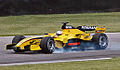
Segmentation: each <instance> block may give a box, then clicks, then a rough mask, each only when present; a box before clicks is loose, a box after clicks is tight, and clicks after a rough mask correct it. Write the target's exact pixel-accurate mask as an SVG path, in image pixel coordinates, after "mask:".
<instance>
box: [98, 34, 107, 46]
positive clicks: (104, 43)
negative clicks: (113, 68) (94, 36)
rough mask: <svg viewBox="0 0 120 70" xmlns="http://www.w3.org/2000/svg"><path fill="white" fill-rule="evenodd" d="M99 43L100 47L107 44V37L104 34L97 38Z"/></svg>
mask: <svg viewBox="0 0 120 70" xmlns="http://www.w3.org/2000/svg"><path fill="white" fill-rule="evenodd" d="M99 45H100V46H101V47H106V45H107V38H106V37H105V36H100V38H99Z"/></svg>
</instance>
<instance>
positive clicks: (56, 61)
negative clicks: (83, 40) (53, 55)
mask: <svg viewBox="0 0 120 70" xmlns="http://www.w3.org/2000/svg"><path fill="white" fill-rule="evenodd" d="M108 59H111V58H109V57H108V58H95V59H71V60H54V61H40V62H23V63H10V64H0V66H13V65H27V64H45V63H60V62H73V61H93V60H108Z"/></svg>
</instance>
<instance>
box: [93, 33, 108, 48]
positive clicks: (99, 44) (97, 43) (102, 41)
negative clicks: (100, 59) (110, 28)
mask: <svg viewBox="0 0 120 70" xmlns="http://www.w3.org/2000/svg"><path fill="white" fill-rule="evenodd" d="M92 41H93V43H94V48H95V49H96V50H104V49H106V48H107V46H108V37H107V35H106V34H103V33H100V34H95V35H94V36H93V39H92Z"/></svg>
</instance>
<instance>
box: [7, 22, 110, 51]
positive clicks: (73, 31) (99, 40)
mask: <svg viewBox="0 0 120 70" xmlns="http://www.w3.org/2000/svg"><path fill="white" fill-rule="evenodd" d="M61 29H62V30H61V31H57V32H56V33H45V34H44V35H40V36H34V37H25V36H23V35H17V36H15V37H14V38H13V40H12V44H8V45H6V49H7V50H10V49H12V50H13V51H14V52H25V51H41V52H43V53H53V52H54V51H55V50H56V49H59V48H63V49H65V50H68V49H80V50H82V51H83V50H84V49H85V47H94V49H96V50H101V49H106V48H107V46H108V37H107V35H106V34H105V30H106V28H105V26H103V27H97V26H78V27H73V26H71V25H68V22H64V23H63V25H62V27H61ZM88 31H95V33H87V32H88Z"/></svg>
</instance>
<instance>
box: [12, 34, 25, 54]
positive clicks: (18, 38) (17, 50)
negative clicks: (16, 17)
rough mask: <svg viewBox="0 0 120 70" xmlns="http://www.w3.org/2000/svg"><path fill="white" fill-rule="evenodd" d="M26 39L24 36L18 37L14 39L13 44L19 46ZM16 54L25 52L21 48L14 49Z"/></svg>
mask: <svg viewBox="0 0 120 70" xmlns="http://www.w3.org/2000/svg"><path fill="white" fill-rule="evenodd" d="M24 38H25V37H24V36H23V35H17V36H15V37H14V38H13V40H12V43H13V44H17V43H19V42H20V41H21V40H22V39H24ZM13 50H14V52H16V53H18V52H24V50H20V49H19V47H14V49H13Z"/></svg>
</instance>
